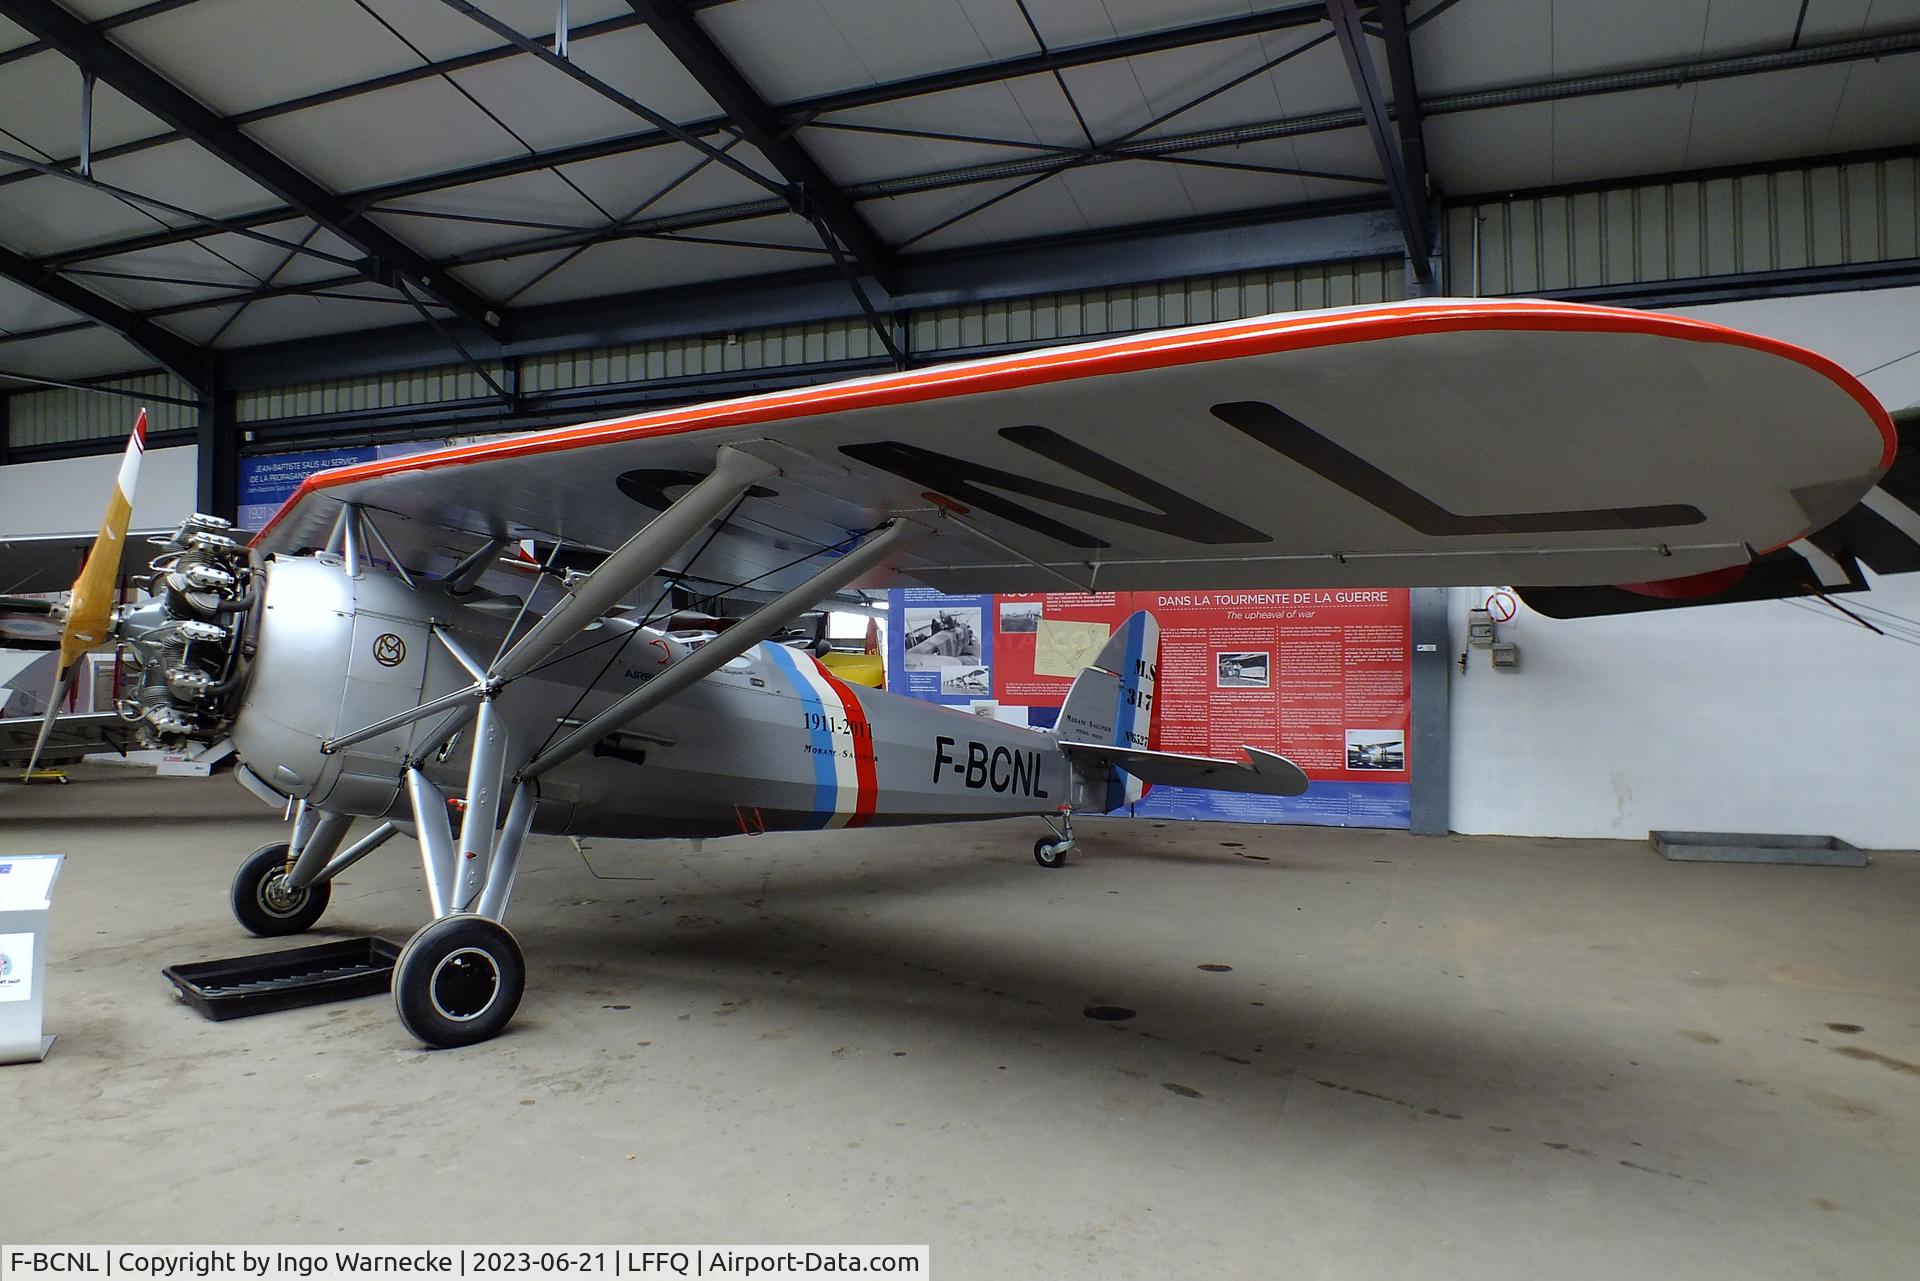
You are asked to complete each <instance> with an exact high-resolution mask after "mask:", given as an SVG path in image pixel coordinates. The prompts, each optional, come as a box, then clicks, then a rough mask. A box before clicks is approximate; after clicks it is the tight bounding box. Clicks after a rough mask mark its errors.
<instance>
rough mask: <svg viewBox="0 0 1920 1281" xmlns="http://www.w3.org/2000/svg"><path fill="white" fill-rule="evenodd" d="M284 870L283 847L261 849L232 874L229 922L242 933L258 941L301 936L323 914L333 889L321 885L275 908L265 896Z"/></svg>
mask: <svg viewBox="0 0 1920 1281" xmlns="http://www.w3.org/2000/svg"><path fill="white" fill-rule="evenodd" d="M286 868H287V843H286V842H285V841H279V842H276V843H275V844H272V845H262V846H261V847H260V848H259V849H257V850H255V851H254V852H253V853H251V854H249V855H247V858H246V861H245V862H244V863H242V864H240V870H239V871H238V872H235V873H234V874H233V895H232V901H233V919H234V920H236V921H238V922H240V926H241V928H242V929H244V930H246V931H247V933H249V934H254V935H257V936H259V937H260V938H269V939H270V938H280V937H283V936H284V935H288V934H301V933H304V932H305V931H307V930H310V929H312V928H313V924H314V922H315V921H318V920H319V919H320V918H321V916H323V915H324V914H325V913H326V910H327V903H328V901H329V900H330V899H332V897H333V885H332V884H331V883H330V882H328V883H322V884H320V885H314V886H310V887H308V888H307V889H304V890H299V891H296V892H295V893H294V894H293V896H292V897H291V898H290V899H289V900H287V901H286V903H285V905H283V906H277V905H276V904H275V903H274V902H273V900H272V899H271V898H270V897H269V896H268V892H267V887H268V886H269V885H270V884H271V883H272V881H273V878H274V877H276V876H279V875H281V874H282V873H284V872H285V871H286Z"/></svg>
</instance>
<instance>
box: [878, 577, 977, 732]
mask: <svg viewBox="0 0 1920 1281" xmlns="http://www.w3.org/2000/svg"><path fill="white" fill-rule="evenodd" d="M993 599H994V598H993V597H991V596H948V595H945V594H944V593H941V592H935V591H926V590H923V589H918V588H910V589H905V590H901V589H895V590H894V591H892V592H890V593H888V611H887V615H888V626H887V688H889V689H891V690H893V691H894V692H895V693H897V694H910V695H912V696H913V697H915V698H924V699H926V700H927V701H929V702H934V703H948V704H953V705H957V706H969V705H971V704H974V703H977V702H980V701H982V700H987V699H991V698H992V697H993V684H992V680H993V678H992V672H993V652H994V651H993V623H992V619H993Z"/></svg>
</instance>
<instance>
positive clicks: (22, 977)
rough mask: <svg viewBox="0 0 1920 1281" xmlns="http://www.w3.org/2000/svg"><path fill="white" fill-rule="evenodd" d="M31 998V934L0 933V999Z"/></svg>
mask: <svg viewBox="0 0 1920 1281" xmlns="http://www.w3.org/2000/svg"><path fill="white" fill-rule="evenodd" d="M32 999H33V935H31V934H0V1001H30V1000H32Z"/></svg>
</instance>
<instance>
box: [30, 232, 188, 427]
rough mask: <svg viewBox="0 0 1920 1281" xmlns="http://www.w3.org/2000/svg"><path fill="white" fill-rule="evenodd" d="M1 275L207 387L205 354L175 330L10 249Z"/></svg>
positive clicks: (184, 380)
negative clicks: (165, 327)
mask: <svg viewBox="0 0 1920 1281" xmlns="http://www.w3.org/2000/svg"><path fill="white" fill-rule="evenodd" d="M0 279H5V280H11V281H12V282H13V283H14V284H16V285H19V286H21V287H22V288H23V289H26V290H28V291H29V292H31V293H35V294H38V295H39V296H40V297H42V298H45V299H46V300H47V301H48V302H54V303H58V304H60V305H61V306H62V307H65V308H67V309H68V310H69V311H77V312H79V313H80V314H81V315H82V316H85V317H86V318H87V319H88V320H90V321H92V322H93V323H94V324H96V325H98V326H100V327H101V328H102V329H105V330H107V331H109V332H110V333H114V334H118V335H119V336H120V337H122V338H124V339H126V340H127V341H128V342H129V343H132V344H133V345H134V346H135V347H137V348H139V349H140V350H141V351H142V352H145V353H146V354H147V355H149V356H151V357H153V359H154V360H155V361H157V362H158V363H159V364H160V366H161V367H162V368H164V369H166V370H167V371H168V372H170V373H173V374H176V375H178V376H179V378H180V379H181V381H183V382H185V383H186V384H187V385H188V386H189V387H192V388H193V389H194V390H196V391H202V392H204V391H205V390H206V387H207V379H208V363H209V362H208V353H207V352H206V351H205V350H204V349H202V348H200V347H196V346H195V345H194V344H192V343H190V342H188V341H187V340H186V339H184V338H182V337H180V336H179V335H177V334H175V333H172V332H170V331H168V330H166V329H162V328H161V327H160V326H159V325H157V324H155V323H154V322H153V321H151V320H148V319H146V318H144V317H142V316H139V315H136V314H135V313H133V312H131V311H129V310H127V309H126V308H125V307H122V306H121V305H120V304H119V303H117V302H113V301H111V300H110V299H107V298H103V297H102V296H100V295H99V294H97V293H94V292H93V291H92V290H91V289H87V288H84V287H82V286H80V285H76V284H74V283H73V282H72V281H71V280H68V279H66V278H65V277H64V276H58V275H55V274H54V273H53V272H51V271H49V270H47V269H45V268H43V267H40V266H38V265H37V264H35V263H34V262H32V261H31V260H29V259H26V258H23V257H21V256H20V255H19V254H17V253H14V252H13V251H12V250H11V249H0Z"/></svg>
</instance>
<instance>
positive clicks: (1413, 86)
mask: <svg viewBox="0 0 1920 1281" xmlns="http://www.w3.org/2000/svg"><path fill="white" fill-rule="evenodd" d="M1377 16H1378V17H1379V19H1380V34H1381V39H1382V42H1383V43H1384V44H1385V45H1386V51H1387V80H1388V83H1389V84H1390V85H1391V86H1392V88H1393V123H1394V125H1395V126H1396V127H1397V128H1398V129H1399V132H1400V160H1401V164H1402V165H1403V167H1404V168H1405V170H1406V175H1407V189H1408V191H1409V192H1410V194H1411V195H1412V196H1413V197H1414V199H1415V201H1416V202H1417V203H1418V204H1419V205H1420V207H1421V210H1422V212H1425V211H1427V210H1429V209H1431V207H1432V204H1433V191H1432V180H1431V178H1430V177H1429V175H1428V170H1427V136H1426V128H1425V124H1424V120H1425V115H1424V113H1423V112H1422V111H1421V110H1420V88H1419V85H1418V83H1417V82H1416V81H1415V79H1414V75H1413V44H1412V42H1411V41H1409V40H1408V39H1407V0H1380V5H1379V8H1378V10H1377ZM1428 225H1431V224H1428ZM1433 252H1434V247H1433V246H1432V245H1429V247H1428V257H1429V260H1431V258H1432V255H1433ZM1419 279H1420V281H1421V283H1422V284H1428V285H1430V284H1432V283H1433V280H1432V273H1431V271H1429V273H1428V275H1426V276H1422V277H1420V278H1419Z"/></svg>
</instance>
